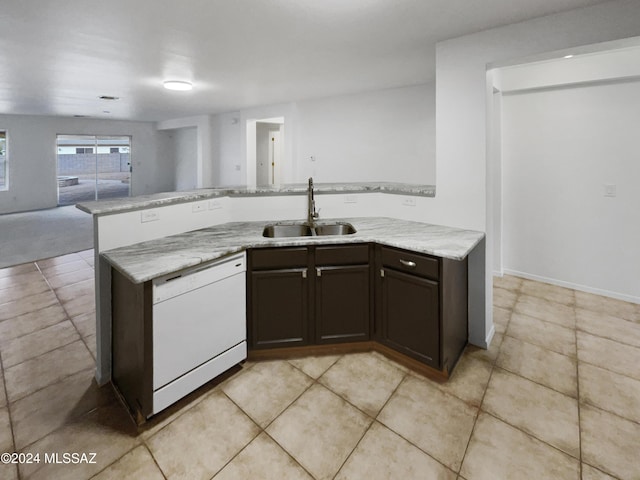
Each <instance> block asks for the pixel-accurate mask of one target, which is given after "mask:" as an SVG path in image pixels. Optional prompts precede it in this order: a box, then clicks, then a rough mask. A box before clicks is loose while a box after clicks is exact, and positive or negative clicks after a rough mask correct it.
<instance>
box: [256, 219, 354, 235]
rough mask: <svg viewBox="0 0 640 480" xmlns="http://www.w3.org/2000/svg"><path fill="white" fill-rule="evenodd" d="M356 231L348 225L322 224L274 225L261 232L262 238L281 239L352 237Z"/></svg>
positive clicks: (343, 223)
mask: <svg viewBox="0 0 640 480" xmlns="http://www.w3.org/2000/svg"><path fill="white" fill-rule="evenodd" d="M354 233H356V229H355V228H354V227H353V225H351V224H350V223H346V222H336V223H322V224H319V225H315V226H311V225H309V224H306V223H284V224H280V223H275V224H272V225H267V226H266V227H264V230H263V231H262V236H263V237H269V238H283V237H311V236H315V235H318V236H326V235H352V234H354Z"/></svg>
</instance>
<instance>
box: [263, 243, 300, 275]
mask: <svg viewBox="0 0 640 480" xmlns="http://www.w3.org/2000/svg"><path fill="white" fill-rule="evenodd" d="M250 255H251V268H252V269H253V270H269V269H279V268H295V267H306V266H307V247H294V248H255V249H253V250H251V253H250Z"/></svg>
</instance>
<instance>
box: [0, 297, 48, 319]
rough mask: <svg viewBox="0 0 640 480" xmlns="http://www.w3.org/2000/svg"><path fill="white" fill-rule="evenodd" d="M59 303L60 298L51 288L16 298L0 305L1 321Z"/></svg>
mask: <svg viewBox="0 0 640 480" xmlns="http://www.w3.org/2000/svg"><path fill="white" fill-rule="evenodd" d="M56 303H58V299H57V298H56V296H55V295H54V293H53V292H52V291H51V290H47V291H46V292H42V293H37V294H35V295H31V296H30V297H28V298H22V299H20V300H14V301H12V302H8V303H4V304H2V305H0V321H2V320H7V319H10V318H13V317H18V316H20V315H24V314H25V313H29V312H35V311H37V310H42V309H43V308H45V307H48V306H50V305H55V304H56Z"/></svg>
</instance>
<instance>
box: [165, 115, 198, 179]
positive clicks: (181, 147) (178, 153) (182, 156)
mask: <svg viewBox="0 0 640 480" xmlns="http://www.w3.org/2000/svg"><path fill="white" fill-rule="evenodd" d="M169 132H171V135H172V136H173V152H172V153H173V155H174V158H175V168H176V186H175V189H176V190H193V189H194V188H196V187H197V185H198V177H197V171H198V169H197V165H198V129H197V128H196V127H188V128H178V129H176V130H169Z"/></svg>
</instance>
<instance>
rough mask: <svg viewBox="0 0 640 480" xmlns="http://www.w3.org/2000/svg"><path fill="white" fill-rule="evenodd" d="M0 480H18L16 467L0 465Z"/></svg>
mask: <svg viewBox="0 0 640 480" xmlns="http://www.w3.org/2000/svg"><path fill="white" fill-rule="evenodd" d="M0 478H2V480H18V478H19V477H18V465H17V464H15V465H14V464H6V465H5V464H0Z"/></svg>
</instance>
